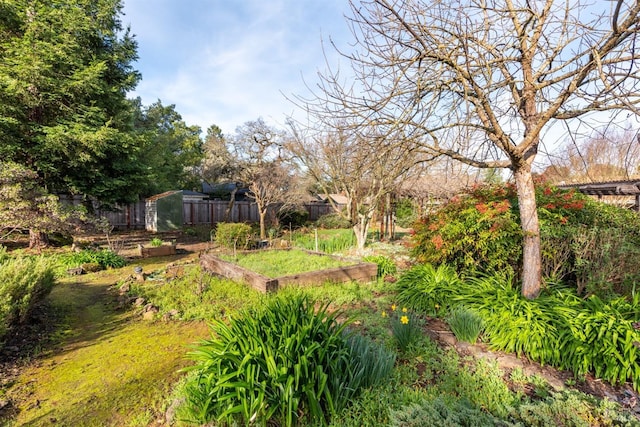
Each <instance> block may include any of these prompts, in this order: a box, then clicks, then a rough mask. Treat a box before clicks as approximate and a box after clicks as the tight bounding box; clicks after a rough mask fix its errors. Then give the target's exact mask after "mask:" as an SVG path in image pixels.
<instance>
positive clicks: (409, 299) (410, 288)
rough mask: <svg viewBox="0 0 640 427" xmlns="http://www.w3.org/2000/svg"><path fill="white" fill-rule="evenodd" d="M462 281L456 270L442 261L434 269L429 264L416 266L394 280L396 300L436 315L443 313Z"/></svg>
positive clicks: (422, 311) (421, 311)
mask: <svg viewBox="0 0 640 427" xmlns="http://www.w3.org/2000/svg"><path fill="white" fill-rule="evenodd" d="M461 284H462V282H461V281H460V279H459V278H458V274H457V273H456V271H455V270H454V269H453V268H451V267H449V266H448V265H446V264H442V265H440V266H438V267H437V268H436V267H434V266H433V265H431V264H423V265H417V266H415V267H413V268H411V269H410V270H408V271H407V272H405V273H404V274H403V275H402V276H401V277H400V278H399V279H398V281H397V282H396V289H397V291H398V296H397V298H398V302H399V303H400V304H401V305H403V306H406V307H410V308H413V309H414V310H416V311H418V312H420V313H424V314H426V315H428V316H437V315H438V314H439V313H441V312H444V313H446V312H447V310H448V307H449V305H450V304H451V303H452V299H451V296H452V295H454V294H455V293H457V291H458V288H459V287H460V286H461Z"/></svg>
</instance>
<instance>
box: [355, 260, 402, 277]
mask: <svg viewBox="0 0 640 427" xmlns="http://www.w3.org/2000/svg"><path fill="white" fill-rule="evenodd" d="M362 260H363V261H365V262H372V263H374V264H377V265H378V278H384V277H386V276H393V275H394V274H396V273H397V271H398V267H397V266H396V263H395V262H393V260H392V259H391V258H389V257H386V256H384V255H369V256H366V257H364V258H363V259H362Z"/></svg>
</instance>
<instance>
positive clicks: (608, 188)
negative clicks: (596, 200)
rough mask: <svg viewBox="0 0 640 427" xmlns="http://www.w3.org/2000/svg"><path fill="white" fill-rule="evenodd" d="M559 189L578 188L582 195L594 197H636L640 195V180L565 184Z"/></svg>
mask: <svg viewBox="0 0 640 427" xmlns="http://www.w3.org/2000/svg"><path fill="white" fill-rule="evenodd" d="M558 187H559V188H565V189H569V188H576V189H577V190H578V191H580V192H581V193H584V194H590V195H594V196H635V195H638V194H640V179H631V180H621V181H608V182H589V183H583V184H565V185H559V186H558Z"/></svg>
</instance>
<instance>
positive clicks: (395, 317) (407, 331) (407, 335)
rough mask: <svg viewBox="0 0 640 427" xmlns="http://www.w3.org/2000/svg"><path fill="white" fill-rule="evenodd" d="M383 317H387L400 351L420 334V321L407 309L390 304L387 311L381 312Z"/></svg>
mask: <svg viewBox="0 0 640 427" xmlns="http://www.w3.org/2000/svg"><path fill="white" fill-rule="evenodd" d="M382 317H383V318H389V326H390V328H391V333H392V335H393V338H394V340H395V343H396V345H397V346H398V348H399V349H400V351H406V350H407V349H408V348H409V346H410V345H411V344H413V343H415V342H416V341H417V340H418V339H419V338H420V336H421V335H422V321H421V319H420V318H419V317H418V316H416V315H415V314H414V313H411V312H409V309H407V308H406V307H402V309H400V308H398V306H396V305H395V304H393V305H391V308H390V310H389V311H383V312H382Z"/></svg>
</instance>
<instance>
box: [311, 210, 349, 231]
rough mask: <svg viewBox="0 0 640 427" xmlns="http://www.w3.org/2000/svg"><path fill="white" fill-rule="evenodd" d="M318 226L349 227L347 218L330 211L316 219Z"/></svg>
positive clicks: (328, 227) (331, 227)
mask: <svg viewBox="0 0 640 427" xmlns="http://www.w3.org/2000/svg"><path fill="white" fill-rule="evenodd" d="M316 225H317V226H318V228H327V229H337V228H349V229H350V228H351V223H350V222H349V220H347V219H345V218H344V217H343V216H341V215H340V214H337V213H330V214H326V215H322V216H321V217H320V218H318V220H317V221H316Z"/></svg>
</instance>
